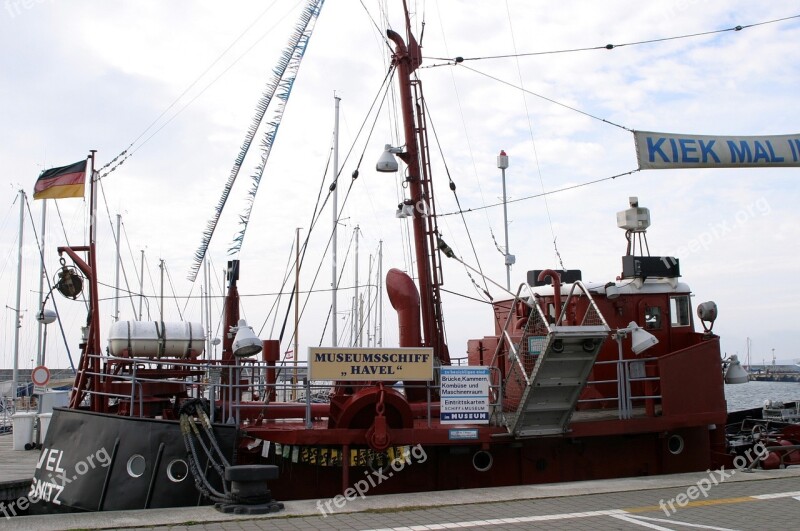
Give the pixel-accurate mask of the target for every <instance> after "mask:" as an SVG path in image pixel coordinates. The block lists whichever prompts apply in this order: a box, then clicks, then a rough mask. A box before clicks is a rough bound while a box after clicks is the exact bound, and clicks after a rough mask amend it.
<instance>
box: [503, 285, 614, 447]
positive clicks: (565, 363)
mask: <svg viewBox="0 0 800 531" xmlns="http://www.w3.org/2000/svg"><path fill="white" fill-rule="evenodd" d="M525 287H527V285H523V286H521V288H520V291H521V290H522V289H523V288H525ZM527 289H528V290H530V288H529V287H528V288H527ZM584 297H585V298H586V302H588V304H586V303H584V302H582V301H579V299H581V298H584ZM520 302H523V303H525V304H526V305H527V306H528V308H530V313H529V315H528V319H527V322H526V324H525V326H524V328H523V330H522V336H521V338H520V340H519V341H517V342H514V341H512V339H511V334H509V332H508V328H509V324H510V322H511V321H512V319H511V317H512V315H513V314H514V310H513V309H514V308H516V307H517V305H518V304H519V303H520ZM579 302H580V303H579ZM581 307H583V308H585V309H584V310H582V315H581V316H577V315H573V313H575V312H578V311H581V310H578V308H581ZM566 321H570V322H572V323H574V324H566ZM609 331H610V330H609V327H608V325H607V324H606V321H605V319H604V318H603V316H602V315H601V314H600V311H599V310H598V309H597V306H596V305H595V303H594V300H593V299H592V298H591V295H590V294H589V292H588V290H587V289H586V287H585V286H584V285H583V284H582V283H581V282H576V283H575V284H573V285H572V289H571V291H570V293H569V295H568V296H567V298H566V302H565V303H564V305H563V309H562V310H561V312H560V314H559V315H558V318H556V319H555V320H553V319H547V318H546V317H545V315H544V313H543V312H542V309H541V307H540V304H539V303H538V301H537V296H536V295H534V294H533V293H531V294H530V296H528V297H520V295H519V291H518V294H517V297H516V299H515V300H514V305H513V306H512V311H511V312H510V313H509V318H508V319H507V320H506V325H505V327H504V330H503V341H501V342H500V343H499V345H498V347H497V351H496V353H495V356H496V357H497V356H498V355H502V349H503V346H505V349H506V353H505V354H506V355H507V356H508V364H507V369H508V370H507V376H506V379H505V382H504V386H503V392H504V396H503V412H504V419H505V423H506V426H507V427H508V430H509V432H510V433H511V434H513V435H514V436H516V437H533V436H542V435H561V434H563V433H565V432H566V431H567V427H568V425H569V421H570V418H571V417H572V414H573V412H574V411H575V406H576V404H577V402H578V398H579V397H580V394H581V391H583V388H584V387H585V386H586V381H587V379H588V377H589V373H590V372H591V370H592V367H593V366H594V363H595V360H596V359H597V354H598V353H599V351H600V348H601V347H602V345H603V342H604V341H605V340H606V338H607V337H608V335H609Z"/></svg>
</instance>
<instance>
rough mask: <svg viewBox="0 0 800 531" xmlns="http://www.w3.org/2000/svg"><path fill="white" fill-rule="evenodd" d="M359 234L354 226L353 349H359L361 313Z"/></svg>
mask: <svg viewBox="0 0 800 531" xmlns="http://www.w3.org/2000/svg"><path fill="white" fill-rule="evenodd" d="M359 232H361V228H360V227H359V226H358V225H356V235H355V236H356V264H355V266H356V275H355V276H356V278H355V281H356V293H355V297H356V298H355V303H354V309H353V311H354V312H355V315H354V317H353V330H355V332H354V333H355V340H354V342H353V346H354V347H355V346H359V347H360V346H361V330H360V325H361V313H360V312H359V311H358V305H359V303H360V297H359V293H358V233H359Z"/></svg>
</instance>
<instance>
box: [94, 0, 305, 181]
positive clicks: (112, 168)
mask: <svg viewBox="0 0 800 531" xmlns="http://www.w3.org/2000/svg"><path fill="white" fill-rule="evenodd" d="M276 3H277V0H273V3H272V4H270V5H269V6H267V8H266V9H264V11H262V12H261V14H259V15H258V16H257V17H256V18H255V20H254V21H253V22H252V23H251V24H250V25H249V26H248V27H247V28H245V29H244V31H242V32H241V33H240V34H239V36H238V37H236V38H235V39H234V40H233V42H231V44H230V45H228V47H227V48H225V50H223V51H222V53H220V55H219V56H217V58H216V59H215V60H214V61H213V62H212V63H211V64H210V65H209V66H208V67H207V68H206V69H205V70H204V71H203V72H202V73H201V74H200V75H198V76H197V77H196V78H195V80H194V81H193V82H192V83H190V84H189V86H188V87H186V89H184V91H183V92H182V93H181V94H180V95H179V96H178V97H177V98H175V99H174V100H173V101H172V103H170V104H169V105H168V106H167V108H166V109H164V110H163V111H162V112H161V114H160V115H159V116H158V117H157V118H156V119H155V120H153V121H152V122H151V123H150V125H148V126H147V127H146V128H145V129H144V131H142V132H141V133H140V134H139V136H137V137H136V139H134V140H133V142H131V143H130V145H129V146H128V147H127V148H126V149H124V150H123V151H122V152H120V154H119V155H117V156H116V157H114V158H113V159H112V160H111V161H110V162H108V163H106V164H105V165H104V166H103V167H102V168H100V170H99V171H100V172H102V171H103V170H104V169H106V168H108V167H109V166H110V169H109V170H108V171H106V172H105V173H101V175H100V177H99V179H103V178H104V177H106V176H107V175H108V174H110V173H112V172H114V171H115V170H116V169H117V168H118V167H119V166H122V164H124V163H125V161H126V160H127V159H128V158H130V157H131V156H132V155H133V154H134V153H135V152H136V151H138V150H139V149H140V148H141V147H142V146H144V145H145V144H147V142H149V141H150V139H152V138H153V137H154V136H155V135H157V134H158V133H159V132H160V131H161V130H162V129H164V128H165V127H166V126H167V125H169V123H170V122H172V120H174V119H175V118H177V117H178V116H179V115H180V114H181V113H182V112H183V111H184V110H186V108H187V107H189V106H190V105H191V104H193V103H194V102H195V101H196V100H197V99H198V98H199V97H200V96H202V95H203V94H205V92H206V91H207V90H208V89H209V88H211V87H212V86H213V85H214V84H215V83H216V82H217V81H219V80H220V79H221V78H222V76H224V75H225V74H227V73H228V71H229V70H230V69H231V68H233V67H234V66H235V65H236V64H237V63H238V62H239V61H241V60H242V59H243V58H244V56H245V55H247V54H249V53H250V52H251V51H252V50H253V48H255V46H256V45H257V44H258V43H260V42H261V41H262V40H264V39H265V38H266V37H267V35H269V34H270V33H272V31H273V30H274V29H275V27H277V25H278V24H279V23H280V22H282V21H283V20H284V19H285V18H286V17H287V16H289V13H290V12H291V11H288V12H286V13H285V14H284V15H283V16H281V17H279V18H278V19H277V21H276V22H275V24H273V25H272V26H271V27H270V28H269V29H268V30H267V31H266V32H265V33H263V34H262V35H261V37H259V38H258V39H256V41H255V42H254V43H253V44H252V45H251V46H250V47H249V48H247V49H246V50H245V51H244V52H243V53H242V54H240V55H239V56H238V57H237V58H236V59H234V61H233V62H232V63H231V64H230V65H228V66H227V67H226V68H225V69H224V70H223V71H222V72H221V73H220V74H219V75H217V76H216V77H215V78H214V79H212V80H211V81H210V82H209V83H208V84H207V85H206V86H205V87H203V89H202V90H200V92H199V93H198V94H197V95H196V96H194V97H193V98H192V99H191V100H189V101H188V102H187V103H186V104H184V105H183V106H182V107H181V108H180V109H178V110H177V112H175V113H174V114H173V115H172V116H170V118H169V119H168V120H166V121H165V122H164V123H163V124H161V125H160V126H159V127H158V129H156V130H155V131H154V132H153V133H152V134H151V135H150V136H148V137H147V138H146V139H145V140H144V141H143V142H142V143H141V144H139V145H138V146H137V147H136V148H135V149H132V148H133V146H134V144H136V142H138V141H139V139H141V138H142V137H143V136H144V135H145V134H146V133H147V132H148V131H149V130H150V129H152V128H153V127H154V126H155V125H156V123H158V121H159V120H160V119H161V118H163V117H164V116H165V115H166V114H167V112H168V111H169V110H170V109H172V108H173V107H174V106H175V105H176V104H177V103H178V102H179V101H180V100H181V98H183V97H184V96H185V95H186V94H187V93H188V92H189V91H190V90H191V89H192V88H193V87H194V86H195V85H197V83H199V82H200V80H201V79H202V78H203V77H204V76H205V75H206V74H207V73H208V72H209V71H210V70H211V69H212V68H213V67H214V66H215V65H216V64H217V63H218V62H219V61H220V60H221V59H222V58H223V57H224V56H225V55H226V54H227V53H228V52H229V51H230V50H231V49H232V48H233V47H234V46H235V45H236V43H238V42H239V41H240V40H241V39H242V38H243V37H244V36H245V35H246V34H247V33H248V32H249V31H250V30H251V29H252V27H253V26H254V25H255V24H256V23H257V22H258V21H259V20H260V19H261V18H263V17H264V15H266V14H267V12H268V11H269V10H270V9H272V7H273V6H274V5H275V4H276ZM120 157H122V160H120V161H119V163H117V164H114V163H115V162H116V161H117V159H119V158H120Z"/></svg>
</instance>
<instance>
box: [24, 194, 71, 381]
mask: <svg viewBox="0 0 800 531" xmlns="http://www.w3.org/2000/svg"><path fill="white" fill-rule="evenodd" d="M23 197H24V198H25V205H26V206H27V207H28V208H27V210H28V217H29V218H30V220H31V227H32V229H33V238H34V240H35V241H36V248H37V249H38V251H39V259H40V260H41V261H42V265H43V267H44V273H45V275H44V276H45V278H46V279H47V288H48V289H49V290H50V291H51V292H52V291H53V285H52V283H51V282H50V275H49V274H48V273H47V265H46V264H45V263H44V248H43V247H42V243H40V242H39V233H38V232H37V230H36V223H35V222H34V221H33V212H31V205H30V203H29V202H28V196H27V195H23ZM52 301H53V309H54V310H55V312H56V315H57V316H59V317H58V319H56V320H57V321H58V329H59V330H60V331H61V338H62V339H63V341H64V348H66V349H67V359H68V360H69V366H70V367H71V368H72V372H73V374H74V373H75V364H74V363H73V361H72V353H71V352H70V350H69V343H68V342H67V334H66V332H64V324H63V323H62V322H61V317H60V314H59V313H58V305H56V299H55V297H53V299H52ZM43 310H44V308H39V311H40V312H41V311H43Z"/></svg>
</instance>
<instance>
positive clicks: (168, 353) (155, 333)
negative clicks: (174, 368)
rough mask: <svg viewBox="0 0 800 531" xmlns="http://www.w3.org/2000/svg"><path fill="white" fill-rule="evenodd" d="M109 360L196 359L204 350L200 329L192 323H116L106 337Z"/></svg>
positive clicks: (203, 335) (201, 327)
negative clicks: (110, 358) (109, 354)
mask: <svg viewBox="0 0 800 531" xmlns="http://www.w3.org/2000/svg"><path fill="white" fill-rule="evenodd" d="M108 348H109V351H110V352H111V355H112V356H125V357H129V358H188V357H193V358H194V357H198V356H200V355H201V354H202V353H203V349H204V348H205V332H204V330H203V325H201V324H200V323H191V322H172V323H165V322H162V321H117V322H116V323H114V324H113V325H111V330H110V331H109V333H108Z"/></svg>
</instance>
